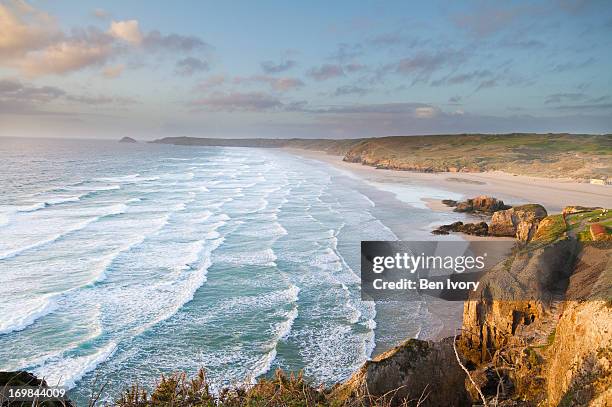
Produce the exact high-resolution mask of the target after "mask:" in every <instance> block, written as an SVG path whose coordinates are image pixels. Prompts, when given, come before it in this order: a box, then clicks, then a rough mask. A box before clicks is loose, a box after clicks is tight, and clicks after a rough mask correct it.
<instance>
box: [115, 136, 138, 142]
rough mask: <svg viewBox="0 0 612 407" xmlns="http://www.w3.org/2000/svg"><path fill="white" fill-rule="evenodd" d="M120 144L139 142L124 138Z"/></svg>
mask: <svg viewBox="0 0 612 407" xmlns="http://www.w3.org/2000/svg"><path fill="white" fill-rule="evenodd" d="M119 142H120V143H137V141H136V140H134V139H133V138H131V137H123V138H122V139H121V140H119Z"/></svg>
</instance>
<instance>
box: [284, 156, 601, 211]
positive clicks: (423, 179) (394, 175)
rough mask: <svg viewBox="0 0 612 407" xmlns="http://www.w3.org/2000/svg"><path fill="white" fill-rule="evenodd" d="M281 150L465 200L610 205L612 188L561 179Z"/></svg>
mask: <svg viewBox="0 0 612 407" xmlns="http://www.w3.org/2000/svg"><path fill="white" fill-rule="evenodd" d="M283 150H285V151H287V152H290V153H293V154H296V155H300V156H302V157H305V158H311V159H315V160H319V161H323V162H326V163H329V164H331V165H333V166H334V167H336V168H338V169H341V170H345V171H349V172H351V173H354V174H356V175H358V176H359V177H361V178H363V179H365V180H366V181H369V182H386V183H407V184H412V185H417V186H423V187H436V188H439V189H442V190H446V191H449V192H454V193H459V194H461V195H463V196H464V197H465V198H471V197H474V196H478V195H490V196H494V197H496V198H498V199H502V200H503V201H504V202H506V203H508V204H510V205H516V204H524V203H539V204H541V205H543V206H544V207H545V208H546V210H547V211H548V212H549V213H559V212H561V211H562V210H563V208H564V207H565V206H566V205H582V206H598V207H606V206H610V202H612V187H610V186H605V185H593V184H587V183H581V182H576V181H575V180H571V179H562V178H538V177H531V176H524V175H513V174H508V173H504V172H501V171H495V172H481V173H465V172H464V173H423V172H409V171H397V170H387V169H377V168H375V167H371V166H367V165H362V164H360V163H351V162H346V161H342V158H343V157H342V156H339V155H330V154H327V153H326V152H323V151H314V150H303V149H296V148H284V149H283ZM434 201H439V199H437V197H432V199H427V200H424V203H425V204H426V205H427V206H428V207H429V208H430V209H432V210H434V211H446V210H448V209H446V207H444V206H443V205H442V204H438V202H434Z"/></svg>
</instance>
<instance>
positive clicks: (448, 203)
mask: <svg viewBox="0 0 612 407" xmlns="http://www.w3.org/2000/svg"><path fill="white" fill-rule="evenodd" d="M442 203H443V204H444V205H446V206H450V207H453V206H457V201H454V200H452V199H443V200H442Z"/></svg>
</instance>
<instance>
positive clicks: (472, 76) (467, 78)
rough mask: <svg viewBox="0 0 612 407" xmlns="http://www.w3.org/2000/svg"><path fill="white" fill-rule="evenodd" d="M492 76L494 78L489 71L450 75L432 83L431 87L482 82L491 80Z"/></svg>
mask: <svg viewBox="0 0 612 407" xmlns="http://www.w3.org/2000/svg"><path fill="white" fill-rule="evenodd" d="M491 76H493V73H492V72H491V71H489V70H476V71H472V72H465V73H460V74H455V75H448V76H446V77H444V78H441V79H438V80H435V81H432V82H431V85H432V86H441V85H459V84H462V83H466V82H473V81H477V80H482V79H484V78H489V77H491Z"/></svg>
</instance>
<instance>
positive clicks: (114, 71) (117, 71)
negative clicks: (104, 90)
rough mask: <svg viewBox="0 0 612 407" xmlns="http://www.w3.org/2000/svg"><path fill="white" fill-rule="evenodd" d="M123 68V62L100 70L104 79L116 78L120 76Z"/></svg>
mask: <svg viewBox="0 0 612 407" xmlns="http://www.w3.org/2000/svg"><path fill="white" fill-rule="evenodd" d="M124 69H125V65H123V64H119V65H113V66H107V67H105V68H104V69H103V70H102V76H104V77H105V78H106V79H114V78H118V77H119V76H121V74H122V73H123V70H124Z"/></svg>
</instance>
